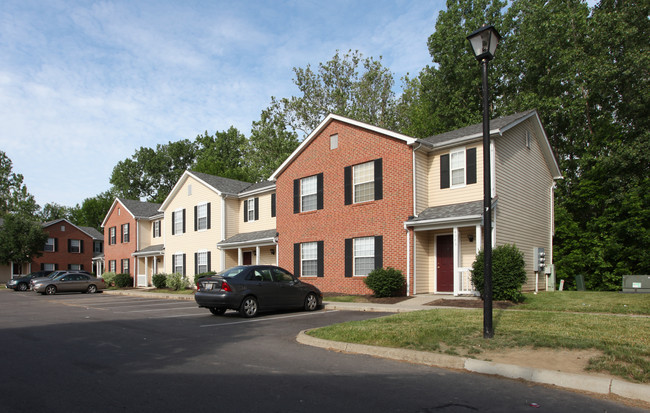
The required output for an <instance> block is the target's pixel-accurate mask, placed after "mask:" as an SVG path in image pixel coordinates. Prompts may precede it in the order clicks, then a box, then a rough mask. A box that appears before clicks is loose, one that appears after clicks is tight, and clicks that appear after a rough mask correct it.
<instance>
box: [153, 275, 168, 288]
mask: <svg viewBox="0 0 650 413" xmlns="http://www.w3.org/2000/svg"><path fill="white" fill-rule="evenodd" d="M151 283H152V284H153V286H154V287H156V288H165V287H167V274H154V275H153V276H152V277H151Z"/></svg>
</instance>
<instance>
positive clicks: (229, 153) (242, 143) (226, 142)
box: [193, 126, 250, 181]
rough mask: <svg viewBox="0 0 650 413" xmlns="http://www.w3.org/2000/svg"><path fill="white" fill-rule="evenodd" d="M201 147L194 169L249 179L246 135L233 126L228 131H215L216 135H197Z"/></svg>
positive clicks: (232, 177) (225, 176)
mask: <svg viewBox="0 0 650 413" xmlns="http://www.w3.org/2000/svg"><path fill="white" fill-rule="evenodd" d="M195 142H196V145H197V148H199V150H198V153H197V157H196V164H195V165H194V166H193V169H194V170H195V171H197V172H203V173H206V174H210V175H215V176H221V177H223V178H230V179H237V180H240V181H248V180H249V179H250V175H249V172H248V170H247V168H246V163H245V161H244V153H245V149H246V136H244V134H242V133H241V132H239V131H238V130H237V128H235V127H234V126H231V127H230V128H229V129H228V130H227V131H222V132H215V134H214V136H211V135H208V132H207V131H206V132H205V133H204V134H203V135H199V136H197V137H196V140H195Z"/></svg>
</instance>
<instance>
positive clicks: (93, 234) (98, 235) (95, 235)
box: [79, 227, 104, 240]
mask: <svg viewBox="0 0 650 413" xmlns="http://www.w3.org/2000/svg"><path fill="white" fill-rule="evenodd" d="M79 228H81V230H82V231H83V232H85V233H86V234H88V235H90V237H91V238H92V239H97V240H103V239H104V234H102V233H101V232H99V231H97V230H96V229H95V228H93V227H79Z"/></svg>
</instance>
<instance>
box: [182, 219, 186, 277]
mask: <svg viewBox="0 0 650 413" xmlns="http://www.w3.org/2000/svg"><path fill="white" fill-rule="evenodd" d="M183 211H185V210H183ZM186 266H187V260H186V259H185V254H183V274H182V275H183V277H185V267H186Z"/></svg>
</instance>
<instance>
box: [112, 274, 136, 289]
mask: <svg viewBox="0 0 650 413" xmlns="http://www.w3.org/2000/svg"><path fill="white" fill-rule="evenodd" d="M113 282H114V283H115V286H116V287H117V288H125V287H133V278H132V277H131V276H130V275H129V274H117V275H116V276H115V278H113Z"/></svg>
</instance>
